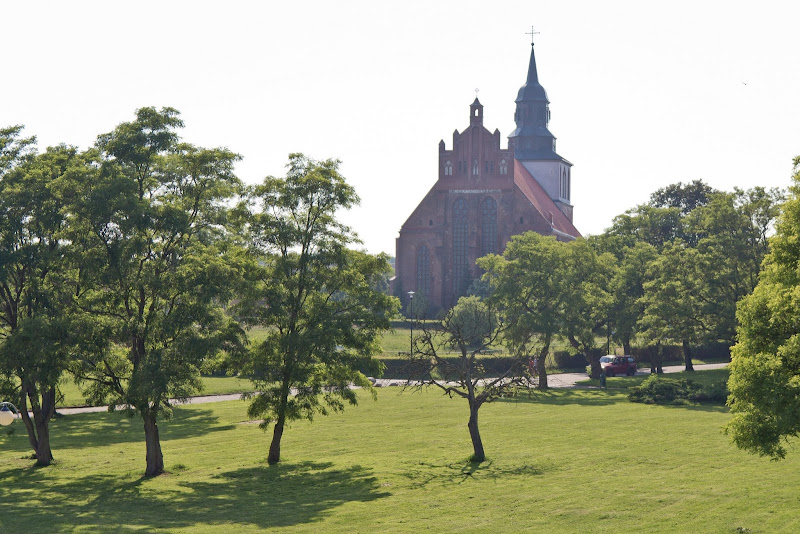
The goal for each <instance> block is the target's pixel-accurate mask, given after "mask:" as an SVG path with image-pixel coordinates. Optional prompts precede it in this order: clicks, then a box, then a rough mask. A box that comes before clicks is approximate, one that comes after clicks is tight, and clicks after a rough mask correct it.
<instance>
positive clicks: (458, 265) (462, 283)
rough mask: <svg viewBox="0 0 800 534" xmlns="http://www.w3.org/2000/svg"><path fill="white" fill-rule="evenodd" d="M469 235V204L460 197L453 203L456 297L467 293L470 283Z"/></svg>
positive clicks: (454, 283)
mask: <svg viewBox="0 0 800 534" xmlns="http://www.w3.org/2000/svg"><path fill="white" fill-rule="evenodd" d="M468 235H469V220H468V218H467V202H466V201H465V200H464V199H463V198H461V197H459V198H457V199H456V201H455V202H454V203H453V293H454V294H455V296H456V297H460V296H461V295H463V294H464V293H466V291H467V287H469V282H470V273H469V260H468V257H467V237H468Z"/></svg>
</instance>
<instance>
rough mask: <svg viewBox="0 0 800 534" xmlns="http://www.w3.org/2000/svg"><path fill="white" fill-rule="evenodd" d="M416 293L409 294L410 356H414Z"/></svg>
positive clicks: (410, 292)
mask: <svg viewBox="0 0 800 534" xmlns="http://www.w3.org/2000/svg"><path fill="white" fill-rule="evenodd" d="M413 304H414V292H413V291H409V292H408V318H409V319H411V347H410V348H411V350H410V351H409V352H408V354H409V356H413V355H414V316H413V315H414V306H413Z"/></svg>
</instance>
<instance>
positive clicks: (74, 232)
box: [65, 108, 243, 476]
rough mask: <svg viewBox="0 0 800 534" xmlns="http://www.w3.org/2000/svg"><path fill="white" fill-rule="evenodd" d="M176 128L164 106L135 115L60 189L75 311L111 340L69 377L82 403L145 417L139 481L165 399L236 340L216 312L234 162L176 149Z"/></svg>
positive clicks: (225, 274) (235, 331)
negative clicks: (72, 257) (65, 199)
mask: <svg viewBox="0 0 800 534" xmlns="http://www.w3.org/2000/svg"><path fill="white" fill-rule="evenodd" d="M182 125H183V123H182V121H181V120H180V119H179V116H178V112H177V111H176V110H174V109H171V108H163V109H161V110H156V109H155V108H142V109H139V110H138V111H137V112H136V119H135V120H134V121H132V122H125V123H122V124H120V125H119V126H117V127H116V128H115V129H114V131H112V132H110V133H107V134H104V135H101V136H99V137H98V140H97V145H96V149H95V150H93V151H92V152H91V156H92V157H93V159H94V162H93V164H92V165H90V166H87V167H86V168H85V169H84V172H83V173H82V174H80V175H78V176H75V177H74V179H72V180H70V181H67V182H66V183H65V188H66V189H68V190H70V191H73V192H74V194H73V195H72V196H71V203H70V206H69V209H70V212H71V219H70V221H69V223H70V229H69V233H68V236H69V238H70V240H71V241H72V242H73V243H74V245H75V247H76V253H77V256H76V263H77V264H78V265H79V268H80V270H79V279H78V281H77V283H76V284H75V286H74V288H73V294H74V305H75V306H76V308H77V309H79V310H81V311H82V312H83V313H84V319H85V322H84V324H86V325H88V326H87V328H88V330H89V331H91V332H92V333H93V335H94V336H95V337H97V338H101V339H107V340H108V342H109V344H108V346H107V347H106V348H105V350H103V351H102V352H98V351H96V352H93V353H90V354H86V355H84V356H83V357H82V358H81V360H80V362H79V364H78V365H77V366H76V368H75V372H76V373H77V374H78V376H79V377H80V378H81V379H82V380H83V381H84V384H85V385H87V388H86V394H87V395H88V396H89V397H90V399H91V400H93V401H95V402H108V403H110V406H111V407H112V408H113V407H114V406H115V405H118V404H121V405H126V406H130V407H131V409H132V410H134V411H135V412H137V413H138V414H139V415H140V416H141V417H142V418H143V420H144V429H145V441H146V450H147V455H146V461H147V467H146V471H145V474H146V475H147V476H152V475H157V474H159V473H161V472H162V471H163V469H164V463H163V455H162V452H161V445H160V439H159V434H158V423H157V422H158V418H159V417H167V416H169V415H170V413H171V408H170V405H169V399H170V398H178V399H180V398H186V397H188V396H189V395H191V394H193V393H195V392H197V391H198V390H199V389H200V387H201V383H200V381H199V366H200V364H201V362H202V361H203V359H204V358H205V357H207V356H210V355H213V354H215V353H216V352H217V351H219V350H222V349H223V348H227V349H230V350H235V349H236V348H237V347H238V346H240V345H242V344H243V332H242V331H241V329H239V328H238V327H237V326H236V325H235V324H233V323H232V322H231V321H230V319H228V318H227V317H226V315H225V314H224V313H223V311H222V308H221V304H222V303H225V302H226V301H228V300H229V299H230V298H231V296H232V293H231V290H232V287H231V282H232V281H234V280H236V279H237V278H238V277H239V273H238V270H237V265H236V261H235V258H236V254H235V250H231V246H230V244H229V242H230V240H229V239H225V222H226V221H225V217H226V212H227V205H226V204H227V203H228V202H230V199H231V198H232V197H233V196H234V195H235V194H236V193H237V192H238V191H239V188H240V183H239V181H238V179H237V178H236V177H235V176H234V174H233V164H234V162H235V161H237V159H238V156H237V155H236V154H233V153H232V152H230V151H228V150H226V149H204V148H198V147H195V146H192V145H189V144H185V143H181V142H180V140H179V138H178V136H177V134H176V133H175V129H177V128H179V127H181V126H182Z"/></svg>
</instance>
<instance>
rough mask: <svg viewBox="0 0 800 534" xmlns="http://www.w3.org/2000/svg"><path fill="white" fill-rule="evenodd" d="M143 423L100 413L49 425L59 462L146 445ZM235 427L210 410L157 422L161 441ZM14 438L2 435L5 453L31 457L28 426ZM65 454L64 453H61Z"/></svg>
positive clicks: (63, 418) (20, 427)
mask: <svg viewBox="0 0 800 534" xmlns="http://www.w3.org/2000/svg"><path fill="white" fill-rule="evenodd" d="M143 425H144V423H143V422H142V419H141V417H139V416H138V415H134V416H132V417H131V416H129V415H126V414H124V413H122V412H111V413H109V412H99V413H89V414H76V415H67V416H61V417H57V418H55V419H54V420H53V421H52V422H51V423H50V439H51V444H52V449H53V455H54V457H55V458H56V461H58V458H59V457H60V456H61V455H66V452H65V451H68V450H70V449H84V448H87V447H98V446H107V445H117V444H123V443H141V444H142V446H144V426H143ZM235 426H236V425H233V424H220V423H219V418H218V417H217V416H215V415H213V412H212V411H211V410H209V409H198V408H192V409H191V410H180V409H176V410H174V412H173V417H171V418H170V419H163V420H160V421H159V423H158V427H159V431H160V435H161V442H162V445H163V443H164V442H166V441H169V440H171V439H183V438H192V437H197V436H202V435H207V434H210V433H212V432H219V431H222V430H230V429H233V428H235ZM10 430H11V431H13V434H12V435H9V436H6V435H4V434H0V446H1V447H2V449H3V450H6V451H18V452H19V453H20V454H22V455H26V456H27V455H29V454H32V452H33V451H32V450H31V446H30V443H29V442H28V437H27V433H26V431H25V427H24V426H23V425H22V424H16V423H15V425H14V427H12V428H11V429H10ZM62 451H63V452H62Z"/></svg>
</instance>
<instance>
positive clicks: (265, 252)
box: [238, 154, 399, 464]
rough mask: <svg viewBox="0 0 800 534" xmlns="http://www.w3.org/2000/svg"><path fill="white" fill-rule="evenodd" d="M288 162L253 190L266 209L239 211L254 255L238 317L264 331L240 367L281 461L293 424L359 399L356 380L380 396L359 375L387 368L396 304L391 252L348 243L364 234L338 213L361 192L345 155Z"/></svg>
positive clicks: (274, 457) (272, 458)
mask: <svg viewBox="0 0 800 534" xmlns="http://www.w3.org/2000/svg"><path fill="white" fill-rule="evenodd" d="M287 167H288V173H287V175H286V178H275V177H267V178H266V179H265V180H264V183H263V184H262V185H260V186H258V187H256V188H255V189H254V191H253V192H252V197H251V202H253V203H255V202H257V203H258V204H259V206H258V207H259V208H260V209H258V210H253V211H252V212H251V211H250V207H249V206H242V210H241V211H242V213H243V215H244V216H245V218H246V229H247V232H248V233H247V235H248V240H249V244H250V250H251V253H252V255H253V257H254V259H255V260H256V261H255V262H254V263H253V269H252V272H251V275H250V277H251V278H250V280H251V282H252V286H251V287H250V288H249V289H248V291H247V293H246V294H244V295H242V296H241V302H240V303H239V306H238V313H239V315H240V316H241V318H242V321H244V322H246V323H248V324H250V325H261V326H264V327H266V329H267V333H266V338H265V339H264V340H263V341H261V342H260V343H258V344H257V345H256V346H255V347H254V348H253V350H252V351H251V352H250V357H249V360H248V361H247V362H245V366H244V367H243V370H244V371H245V372H247V373H249V374H251V376H253V377H254V383H255V384H256V388H257V389H258V391H259V393H257V394H255V395H254V396H253V399H252V402H251V404H250V407H249V409H248V413H249V414H250V416H251V417H254V418H256V417H262V418H264V422H263V424H262V425H261V427H262V428H263V429H264V430H266V429H267V428H269V425H270V424H272V423H274V428H273V437H272V443H271V444H270V448H269V454H268V456H267V461H268V463H270V464H274V463H276V462H278V461H280V455H281V438H282V436H283V432H284V428H285V425H286V423H287V422H288V421H293V420H297V419H300V418H303V417H305V418H308V419H312V418H313V416H314V414H315V413H321V414H323V415H325V414H327V410H328V409H332V410H334V411H339V410H342V409H343V408H344V402H348V403H350V404H356V403H357V397H356V393H355V391H353V389H352V387H351V386H352V385H355V386H358V387H361V388H364V389H366V390H367V391H371V392H372V393H373V395H374V391H373V390H372V385H371V383H370V382H369V380H367V378H366V376H364V374H363V373H362V371H369V372H372V373H375V374H378V373H379V372H380V371H381V369H380V362H379V361H378V360H376V359H374V358H373V355H374V354H375V353H376V352H378V350H379V348H380V347H379V341H380V339H379V333H380V332H381V331H382V330H384V329H387V328H389V327H390V326H391V323H390V318H391V317H392V316H393V315H394V314H395V313H397V310H398V308H399V303H398V301H397V299H396V298H395V297H391V296H389V295H386V294H385V293H383V292H380V291H376V289H375V288H376V287H378V285H379V281H380V280H381V279H382V278H383V277H384V276H385V274H386V273H388V272H389V270H390V266H389V262H388V257H387V256H386V255H383V254H381V255H378V256H372V255H369V254H366V253H364V252H358V251H354V250H349V249H348V248H347V247H348V245H351V244H353V243H356V242H357V238H356V236H355V234H354V233H353V232H352V231H351V230H350V229H349V228H348V227H346V226H344V225H342V224H341V223H340V222H338V221H337V220H336V217H335V215H336V212H337V211H338V210H339V209H342V208H345V209H346V208H349V207H351V206H353V205H354V204H356V203H357V202H358V197H357V195H356V193H355V191H354V190H353V188H352V187H351V186H349V185H348V184H347V183H346V182H345V179H344V178H343V177H342V176H341V175H340V174H339V169H338V168H339V161H337V160H325V161H319V162H318V161H314V160H312V159H309V158H307V157H305V156H304V155H302V154H291V155H290V156H289V164H288V166H287ZM245 207H246V208H248V209H244V208H245Z"/></svg>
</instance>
